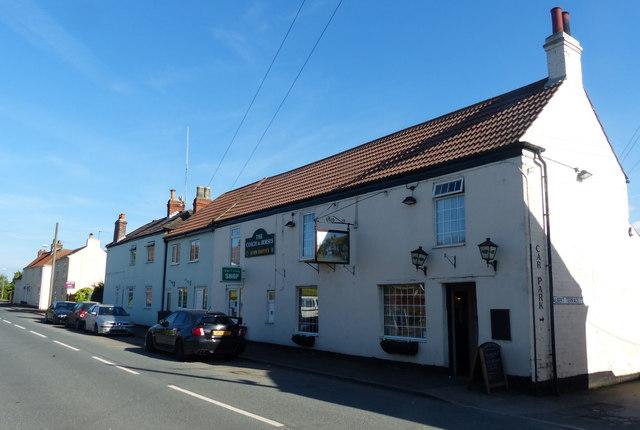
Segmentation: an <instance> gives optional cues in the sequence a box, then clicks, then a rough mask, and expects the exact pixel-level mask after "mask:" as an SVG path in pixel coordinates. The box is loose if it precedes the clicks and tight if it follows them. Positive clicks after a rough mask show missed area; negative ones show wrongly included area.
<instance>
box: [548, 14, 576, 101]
mask: <svg viewBox="0 0 640 430" xmlns="http://www.w3.org/2000/svg"><path fill="white" fill-rule="evenodd" d="M569 18H570V17H569V12H563V11H562V8H560V7H554V8H553V9H551V28H552V30H551V31H552V33H553V34H552V35H551V36H549V37H547V39H546V40H545V44H544V46H543V48H544V50H545V51H546V52H547V69H548V71H549V80H548V82H547V85H552V84H554V83H556V82H558V81H561V80H566V81H567V83H571V84H573V85H578V86H579V87H580V88H582V47H581V46H580V43H579V42H578V41H577V40H576V39H574V38H573V37H572V36H571V27H570V25H569Z"/></svg>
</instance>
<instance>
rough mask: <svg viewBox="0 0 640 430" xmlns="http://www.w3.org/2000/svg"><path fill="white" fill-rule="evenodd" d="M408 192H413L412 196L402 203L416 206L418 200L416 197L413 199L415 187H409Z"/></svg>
mask: <svg viewBox="0 0 640 430" xmlns="http://www.w3.org/2000/svg"><path fill="white" fill-rule="evenodd" d="M407 189H408V190H411V195H410V196H407V197H405V198H404V200H403V201H402V203H404V204H405V205H407V206H413V205H415V204H416V203H417V202H418V201H417V200H416V198H415V197H413V190H415V189H416V187H415V186H411V187H407Z"/></svg>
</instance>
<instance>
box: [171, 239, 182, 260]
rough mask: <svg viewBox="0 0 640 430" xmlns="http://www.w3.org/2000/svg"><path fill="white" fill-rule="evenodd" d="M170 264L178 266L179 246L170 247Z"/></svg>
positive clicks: (177, 244) (176, 244)
mask: <svg viewBox="0 0 640 430" xmlns="http://www.w3.org/2000/svg"><path fill="white" fill-rule="evenodd" d="M171 264H180V244H179V243H174V244H173V245H171Z"/></svg>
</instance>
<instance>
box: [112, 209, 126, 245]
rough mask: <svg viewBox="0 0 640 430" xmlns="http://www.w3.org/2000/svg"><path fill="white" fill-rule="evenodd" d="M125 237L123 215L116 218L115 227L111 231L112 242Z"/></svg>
mask: <svg viewBox="0 0 640 430" xmlns="http://www.w3.org/2000/svg"><path fill="white" fill-rule="evenodd" d="M126 235H127V220H125V219H124V214H120V215H119V216H118V220H117V221H116V227H115V229H114V230H113V241H114V242H118V241H120V240H122V239H124V237H125V236H126Z"/></svg>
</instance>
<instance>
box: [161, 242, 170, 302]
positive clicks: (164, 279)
mask: <svg viewBox="0 0 640 430" xmlns="http://www.w3.org/2000/svg"><path fill="white" fill-rule="evenodd" d="M168 250H169V242H167V239H164V263H163V265H162V301H161V303H160V310H161V311H164V295H165V284H166V283H167V251H168Z"/></svg>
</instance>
